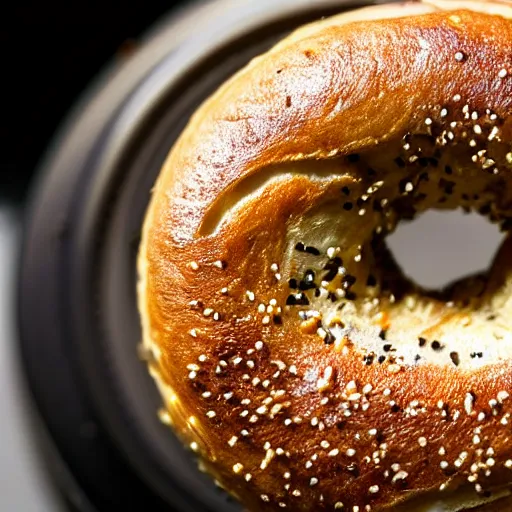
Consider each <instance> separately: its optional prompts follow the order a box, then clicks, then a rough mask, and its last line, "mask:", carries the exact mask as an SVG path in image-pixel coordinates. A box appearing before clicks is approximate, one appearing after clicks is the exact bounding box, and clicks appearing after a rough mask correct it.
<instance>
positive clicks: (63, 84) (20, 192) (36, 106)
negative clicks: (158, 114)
mask: <svg viewBox="0 0 512 512" xmlns="http://www.w3.org/2000/svg"><path fill="white" fill-rule="evenodd" d="M184 3H186V1H185V0H182V1H181V2H180V1H173V0H143V1H139V2H131V3H130V2H127V1H124V2H121V1H118V0H116V1H112V0H106V1H105V0H104V1H101V2H100V1H97V0H87V1H85V2H76V1H75V2H74V1H68V2H62V1H45V0H31V1H28V2H23V1H20V2H16V3H15V2H11V1H8V2H3V4H4V6H3V7H0V58H1V61H0V62H1V68H0V70H1V72H0V77H1V78H0V83H1V84H2V85H0V92H1V96H2V108H1V110H0V150H1V158H0V196H1V197H4V198H5V197H8V198H10V199H11V200H14V201H17V202H19V201H21V200H23V198H24V197H25V195H26V191H27V186H28V185H29V183H30V179H31V177H32V176H33V173H34V169H35V167H36V166H37V163H38V161H39V160H40V158H41V156H42V154H43V152H44V150H45V148H46V146H47V144H48V143H49V141H50V140H51V137H52V135H53V134H54V133H55V130H56V128H57V127H58V125H59V123H60V122H61V121H62V119H63V117H64V116H65V114H66V112H68V110H69V109H70V107H71V106H72V105H73V103H74V102H75V101H76V99H77V98H78V97H79V96H80V94H81V93H82V92H83V90H84V89H85V88H86V87H87V85H88V84H89V83H90V82H91V80H92V79H94V77H95V76H96V75H97V74H98V72H99V71H100V70H101V69H102V68H103V67H104V66H105V65H106V64H108V63H109V62H111V61H112V59H123V58H125V57H126V56H127V55H128V54H129V53H130V52H131V51H134V50H136V47H137V40H138V39H139V37H140V36H141V34H143V33H144V32H145V31H146V30H147V29H148V28H149V27H150V26H151V25H152V24H153V23H154V22H155V21H156V20H157V19H158V18H160V17H161V16H162V15H163V14H165V13H167V12H169V11H170V10H171V9H172V8H173V7H175V6H176V5H177V4H184ZM5 4H7V5H5Z"/></svg>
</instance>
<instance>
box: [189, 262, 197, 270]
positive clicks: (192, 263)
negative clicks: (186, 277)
mask: <svg viewBox="0 0 512 512" xmlns="http://www.w3.org/2000/svg"><path fill="white" fill-rule="evenodd" d="M188 267H189V268H190V269H192V270H198V269H199V265H198V264H197V262H196V261H191V262H190V263H189V264H188Z"/></svg>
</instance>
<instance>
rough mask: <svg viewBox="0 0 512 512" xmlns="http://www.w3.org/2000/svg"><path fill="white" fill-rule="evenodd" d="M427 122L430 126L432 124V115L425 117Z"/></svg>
mask: <svg viewBox="0 0 512 512" xmlns="http://www.w3.org/2000/svg"><path fill="white" fill-rule="evenodd" d="M425 124H426V125H427V126H430V125H431V124H432V119H430V117H427V118H426V119H425Z"/></svg>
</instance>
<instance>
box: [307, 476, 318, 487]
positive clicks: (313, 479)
mask: <svg viewBox="0 0 512 512" xmlns="http://www.w3.org/2000/svg"><path fill="white" fill-rule="evenodd" d="M317 483H318V478H315V477H312V478H311V480H310V481H309V485H310V486H311V487H313V486H315V485H316V484H317Z"/></svg>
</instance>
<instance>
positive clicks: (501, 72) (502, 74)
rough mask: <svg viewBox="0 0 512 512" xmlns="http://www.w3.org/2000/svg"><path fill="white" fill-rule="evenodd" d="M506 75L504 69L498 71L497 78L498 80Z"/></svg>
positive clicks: (506, 72)
mask: <svg viewBox="0 0 512 512" xmlns="http://www.w3.org/2000/svg"><path fill="white" fill-rule="evenodd" d="M507 75H508V71H507V70H506V69H505V68H503V69H500V71H499V73H498V76H499V77H500V78H505V77H506V76H507Z"/></svg>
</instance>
